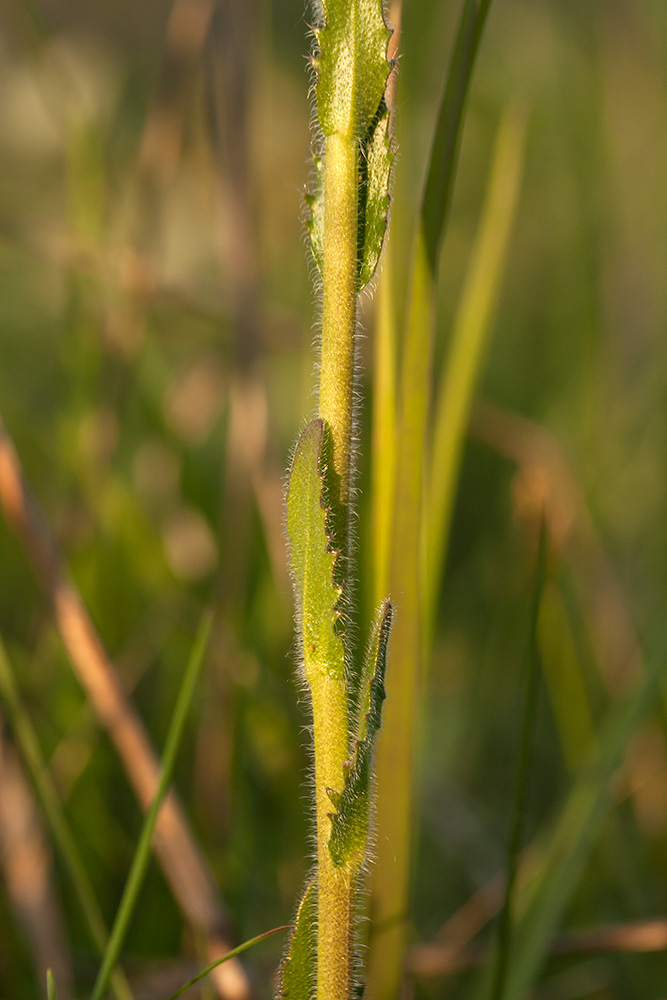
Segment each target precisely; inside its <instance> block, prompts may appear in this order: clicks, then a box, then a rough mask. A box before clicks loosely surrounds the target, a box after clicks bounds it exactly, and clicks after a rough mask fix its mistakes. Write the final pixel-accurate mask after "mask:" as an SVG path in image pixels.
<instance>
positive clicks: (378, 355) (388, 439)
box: [371, 240, 396, 605]
mask: <svg viewBox="0 0 667 1000" xmlns="http://www.w3.org/2000/svg"><path fill="white" fill-rule="evenodd" d="M392 260H393V252H392V243H391V240H389V242H388V244H387V247H386V249H385V254H384V260H383V262H382V276H381V278H380V287H379V290H378V304H377V313H376V322H375V331H374V345H375V346H374V368H373V442H372V452H373V454H372V463H371V469H372V476H373V485H372V495H373V499H372V504H373V518H372V531H373V539H372V541H373V544H372V552H373V603H374V604H375V605H377V604H379V603H380V601H382V600H383V599H384V597H385V596H386V595H387V593H388V592H389V561H390V556H391V525H392V520H393V506H394V488H395V484H394V479H395V475H396V314H395V309H394V303H393V301H392V290H393V273H392Z"/></svg>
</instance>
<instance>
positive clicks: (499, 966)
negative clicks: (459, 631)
mask: <svg viewBox="0 0 667 1000" xmlns="http://www.w3.org/2000/svg"><path fill="white" fill-rule="evenodd" d="M547 542H548V533H547V526H546V520H545V517H544V515H543V516H542V520H541V524H540V534H539V541H538V550H537V560H536V565H535V579H534V582H533V587H532V594H531V602H530V615H529V620H528V648H527V654H526V695H525V699H524V708H523V720H522V723H521V740H520V743H519V759H518V764H517V772H516V783H515V787H514V797H513V802H512V813H511V819H510V837H509V845H508V851H507V880H506V884H505V899H504V901H503V907H502V910H501V911H500V919H499V921H498V947H497V951H496V966H495V974H494V979H493V988H492V990H491V998H492V1000H503V997H504V996H505V984H506V980H507V970H508V968H509V962H510V952H511V946H512V919H513V909H514V898H515V894H516V885H517V874H518V871H519V852H520V850H521V840H522V837H523V827H524V813H525V807H526V792H527V789H528V776H529V773H530V762H531V758H532V750H533V741H534V736H535V720H536V715H537V692H538V682H539V676H540V656H539V650H538V635H537V625H538V619H539V614H540V607H541V604H542V597H543V594H544V585H545V581H546V576H547Z"/></svg>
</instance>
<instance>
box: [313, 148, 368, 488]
mask: <svg viewBox="0 0 667 1000" xmlns="http://www.w3.org/2000/svg"><path fill="white" fill-rule="evenodd" d="M358 160H359V153H358V145H357V141H356V139H355V138H354V137H349V136H346V135H342V134H341V133H339V132H336V133H334V134H333V135H330V136H328V137H327V139H326V147H325V155H324V248H323V261H322V271H323V274H322V286H323V288H322V351H321V362H320V403H319V415H320V416H321V417H322V418H323V419H324V420H325V421H326V423H327V425H328V426H329V429H330V431H331V434H332V438H333V451H334V468H335V470H336V473H337V474H338V477H339V479H340V501H341V503H342V504H344V505H347V502H348V491H349V486H350V462H351V447H350V442H351V439H352V402H353V386H354V341H355V331H356V321H357V197H358V191H357V188H358V174H357V166H358Z"/></svg>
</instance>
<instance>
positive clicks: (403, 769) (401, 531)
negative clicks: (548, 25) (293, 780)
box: [369, 0, 490, 1000]
mask: <svg viewBox="0 0 667 1000" xmlns="http://www.w3.org/2000/svg"><path fill="white" fill-rule="evenodd" d="M489 5H490V0H481V2H479V3H478V2H476V0H465V3H464V6H463V11H462V16H461V21H460V25H459V29H458V33H457V37H456V41H455V44H454V51H453V55H452V59H451V62H450V66H449V71H448V77H447V84H446V87H445V91H444V95H443V99H442V102H441V105H440V110H439V115H438V122H437V126H436V130H435V136H434V141H433V146H432V152H431V158H430V163H429V169H428V175H427V181H426V186H425V190H424V195H423V198H422V203H421V211H420V220H419V224H418V232H417V234H416V248H415V254H414V262H413V265H412V275H411V279H410V292H409V306H408V314H407V327H406V333H405V347H404V351H403V356H402V359H401V384H400V388H399V392H398V397H399V416H398V422H397V454H396V489H395V497H394V524H393V529H392V530H393V541H392V556H391V568H390V593H392V594H393V595H398V594H400V595H401V600H400V613H399V614H398V615H397V618H396V625H395V629H394V634H393V638H392V666H391V687H392V697H391V699H390V701H389V704H388V705H387V709H386V713H385V721H384V736H383V738H382V739H381V741H380V745H379V750H378V760H377V788H378V797H377V822H378V828H379V830H380V831H381V835H380V837H379V838H378V848H377V851H378V853H377V859H376V865H375V868H374V872H373V877H372V886H371V890H372V899H371V914H372V917H373V920H374V921H375V922H376V923H378V924H379V925H381V926H383V927H384V928H386V929H385V930H384V931H383V932H381V934H376V935H374V937H373V938H372V940H371V952H370V963H369V970H370V993H371V994H372V995H373V996H374V997H375V998H376V1000H390V998H392V997H394V996H396V994H397V992H398V984H399V981H400V975H401V969H402V964H403V952H404V946H405V923H404V917H405V912H406V908H407V898H408V881H409V868H410V850H411V848H410V843H411V831H410V827H411V822H412V800H413V778H412V769H413V750H414V742H415V740H414V736H415V714H416V710H417V703H418V693H419V685H420V677H421V672H422V664H423V655H424V654H423V628H424V608H423V603H422V602H423V594H422V589H421V580H422V567H421V556H420V544H421V538H422V507H423V499H424V498H423V478H424V468H425V462H424V455H425V451H426V446H427V420H428V410H429V386H430V384H431V374H432V354H433V330H434V324H435V293H436V281H437V265H438V259H439V256H440V248H441V246H442V240H443V237H444V233H445V226H446V222H447V217H448V213H449V206H450V203H451V193H452V187H453V178H454V174H455V169H456V162H457V152H458V147H459V140H460V136H461V129H462V123H463V111H464V107H465V102H466V96H467V94H468V90H469V86H470V80H471V77H472V71H473V67H474V62H475V56H476V53H477V49H478V47H479V41H480V37H481V33H482V29H483V26H484V23H485V20H486V15H487V13H488V9H489Z"/></svg>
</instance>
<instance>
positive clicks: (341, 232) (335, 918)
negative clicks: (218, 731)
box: [312, 133, 359, 1000]
mask: <svg viewBox="0 0 667 1000" xmlns="http://www.w3.org/2000/svg"><path fill="white" fill-rule="evenodd" d="M358 155H359V154H358V148H357V142H356V140H355V138H354V137H349V136H346V135H342V134H341V133H334V134H333V135H331V136H328V137H327V139H326V147H325V161H324V170H325V174H324V246H323V276H322V277H323V296H322V349H321V360H320V397H319V415H320V417H322V418H323V420H324V421H326V425H327V427H328V429H329V431H330V433H331V442H332V446H333V465H334V468H335V471H336V474H337V478H338V483H339V495H338V498H337V500H338V504H337V506H338V507H339V517H338V518H337V520H338V522H339V531H340V537H339V544H340V545H341V546H342V553H341V555H342V557H343V566H344V567H346V566H347V555H348V552H347V548H348V538H349V532H348V519H349V490H350V465H351V436H352V407H353V388H354V349H355V343H354V342H355V330H356V312H357V197H358V195H357V185H358V176H357V169H358V168H357V165H358ZM333 499H336V498H333ZM312 696H313V737H314V744H315V785H316V792H315V798H316V809H317V855H318V948H317V953H318V960H317V996H318V1000H343V998H345V997H347V996H349V994H350V988H351V978H352V964H353V963H352V957H351V944H352V934H353V926H354V905H353V899H354V895H353V889H354V882H355V879H354V878H353V877H352V875H351V872H350V870H349V868H348V867H347V866H343V867H341V868H336V867H335V866H334V864H333V862H332V859H331V855H330V853H329V846H328V841H329V835H330V833H331V819H330V813H331V812H332V803H331V800H330V799H329V796H328V794H327V790H328V789H333V790H334V791H340V789H341V787H342V783H343V773H344V772H343V765H344V763H345V761H346V760H347V759H348V757H349V723H348V704H347V690H346V684H345V681H344V679H341V680H334V679H333V678H331V677H329V676H328V675H322V677H321V679H320V680H319V681H318V682H317V683H316V684H312Z"/></svg>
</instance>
